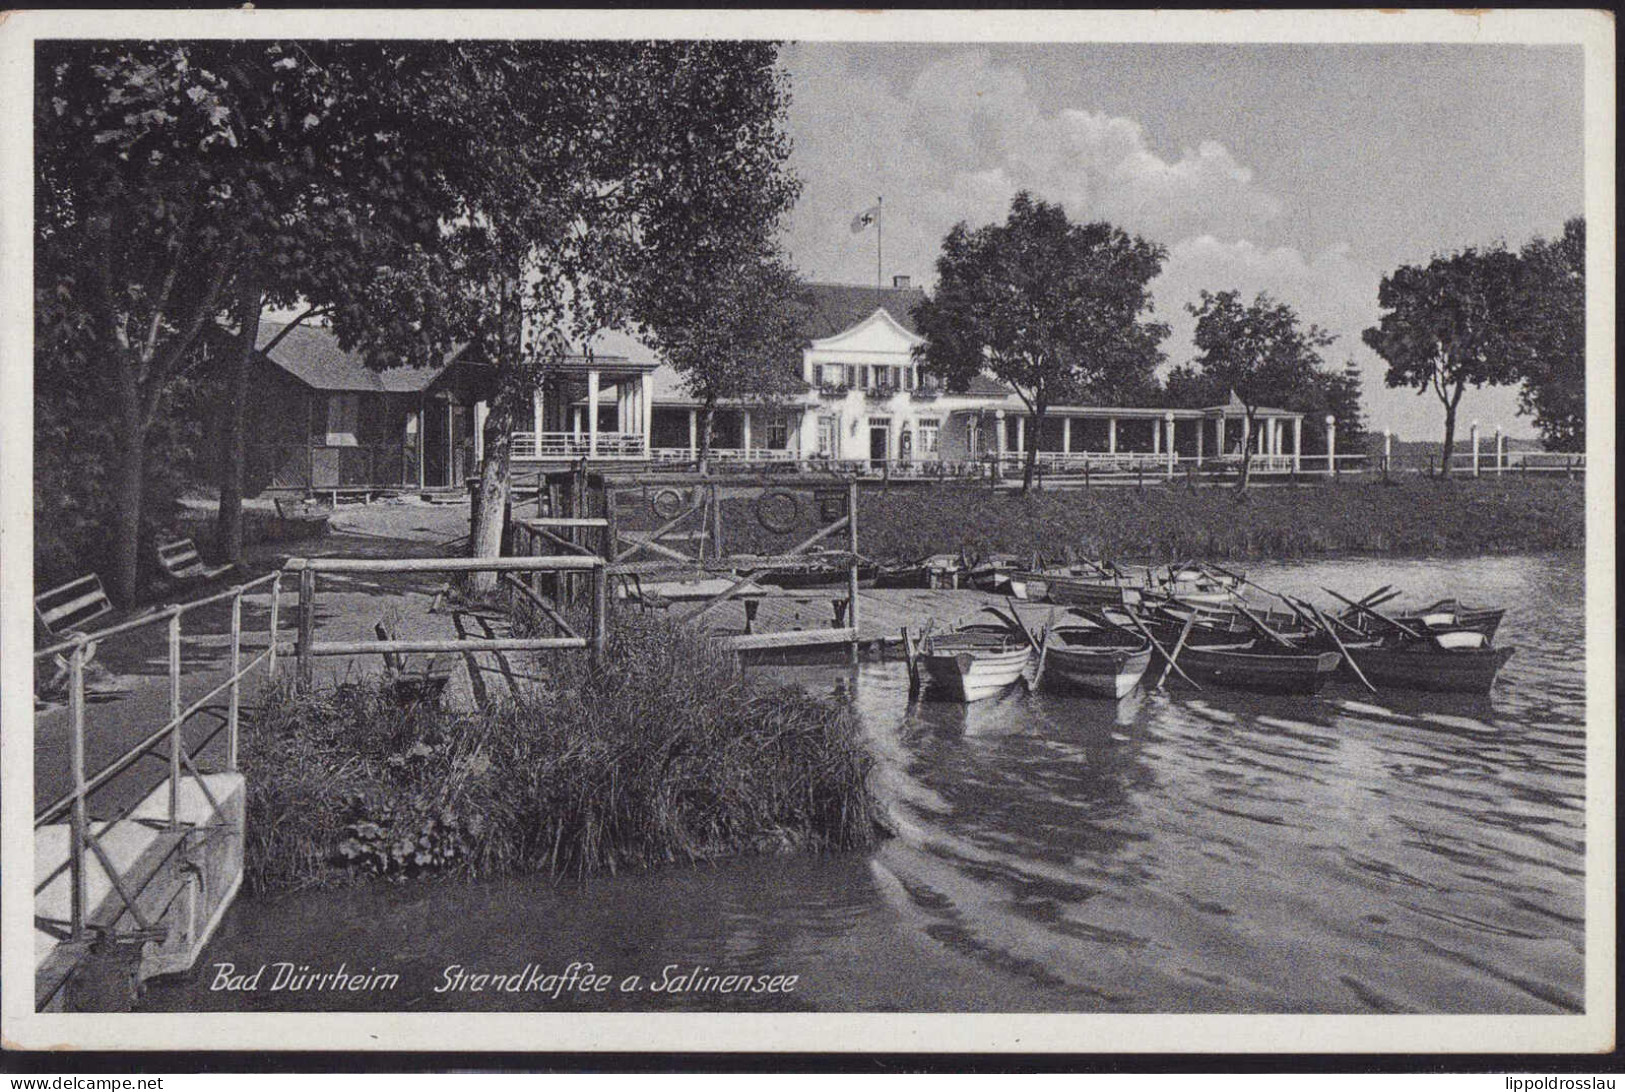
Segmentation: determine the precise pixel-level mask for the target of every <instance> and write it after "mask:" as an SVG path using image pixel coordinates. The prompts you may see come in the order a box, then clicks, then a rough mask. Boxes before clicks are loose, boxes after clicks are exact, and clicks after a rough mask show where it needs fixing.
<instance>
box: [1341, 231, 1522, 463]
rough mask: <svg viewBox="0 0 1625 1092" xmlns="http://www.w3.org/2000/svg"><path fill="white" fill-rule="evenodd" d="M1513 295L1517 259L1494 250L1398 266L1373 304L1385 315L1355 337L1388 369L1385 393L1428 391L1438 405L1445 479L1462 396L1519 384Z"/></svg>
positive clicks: (1517, 284)
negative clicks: (1471, 390) (1471, 391)
mask: <svg viewBox="0 0 1625 1092" xmlns="http://www.w3.org/2000/svg"><path fill="white" fill-rule="evenodd" d="M1519 293H1520V263H1519V261H1518V257H1517V255H1515V254H1512V253H1510V252H1508V251H1507V249H1506V248H1505V247H1504V246H1499V245H1497V246H1494V247H1491V248H1489V249H1486V250H1479V249H1477V248H1474V247H1468V248H1467V249H1465V250H1462V251H1460V252H1458V253H1455V254H1450V255H1446V256H1436V257H1435V258H1434V259H1433V260H1432V261H1430V262H1429V263H1428V264H1427V265H1426V266H1410V265H1407V266H1401V267H1400V268H1398V269H1396V270H1395V271H1394V272H1393V273H1391V274H1389V275H1388V276H1386V277H1384V278H1383V279H1382V285H1381V287H1380V288H1379V290H1378V295H1377V302H1378V303H1379V304H1380V305H1381V307H1382V309H1383V312H1384V313H1383V315H1382V318H1381V320H1380V322H1379V324H1378V325H1376V326H1372V327H1368V328H1367V329H1366V330H1365V332H1364V333H1363V334H1362V337H1363V339H1364V341H1365V343H1366V344H1367V345H1368V346H1370V347H1371V349H1372V351H1373V352H1375V353H1376V354H1377V355H1378V356H1380V357H1382V358H1383V360H1385V361H1387V362H1388V374H1387V375H1386V377H1385V378H1384V381H1385V382H1386V383H1387V384H1388V386H1390V387H1414V388H1416V390H1417V391H1418V392H1422V391H1427V390H1432V391H1433V393H1434V395H1435V396H1436V397H1437V398H1438V399H1439V402H1440V403H1441V404H1442V405H1443V406H1444V452H1443V456H1442V463H1441V467H1440V470H1441V473H1443V474H1444V475H1445V476H1447V477H1448V476H1449V474H1450V457H1451V454H1452V452H1453V451H1454V448H1455V442H1456V408H1457V407H1458V406H1459V405H1460V404H1461V396H1462V394H1463V393H1464V392H1465V391H1466V389H1467V388H1468V387H1469V386H1472V387H1482V386H1484V385H1485V384H1490V385H1494V386H1502V385H1505V384H1508V383H1512V382H1515V381H1516V380H1517V378H1518V375H1519V372H1520V367H1521V364H1522V358H1523V356H1524V354H1525V352H1526V348H1525V346H1524V344H1523V343H1522V342H1521V341H1520V338H1519V333H1518V323H1519V319H1518V315H1519V312H1520V308H1519V306H1518V304H1519V302H1520V301H1519Z"/></svg>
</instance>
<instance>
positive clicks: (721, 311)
mask: <svg viewBox="0 0 1625 1092" xmlns="http://www.w3.org/2000/svg"><path fill="white" fill-rule="evenodd" d="M655 280H656V282H657V283H658V284H659V285H660V287H659V289H658V290H652V291H648V292H646V293H644V295H643V298H644V300H645V302H644V304H643V306H642V309H641V314H642V315H643V316H644V321H645V322H646V324H647V326H646V328H647V330H648V331H649V333H650V341H651V342H652V346H651V347H653V348H655V349H657V350H658V351H659V353H660V358H661V360H662V361H664V362H665V363H666V364H668V365H670V366H671V367H672V368H674V369H676V371H677V372H678V374H680V375H681V376H682V377H683V379H684V381H685V383H686V384H687V386H688V389H689V390H690V391H691V392H692V393H693V394H694V396H695V397H696V398H698V399H699V400H700V402H701V405H702V406H703V407H704V409H703V423H702V425H701V428H700V436H699V440H700V453H701V456H702V458H703V457H705V456H706V455H708V454H709V453H710V450H711V426H712V421H713V419H714V414H715V412H716V407H717V403H718V402H719V401H721V400H722V399H725V398H727V399H746V400H750V401H753V402H767V403H771V402H773V401H774V400H775V398H777V397H778V396H781V395H785V394H790V393H794V392H795V391H796V389H798V388H799V387H800V386H801V384H800V382H799V375H800V363H801V350H802V348H803V347H804V346H805V344H806V336H805V334H804V332H803V331H804V330H805V329H806V322H807V315H808V312H809V308H808V306H807V304H806V303H805V301H804V300H803V299H802V289H801V285H800V282H799V281H798V280H797V278H796V275H795V273H794V271H793V270H791V269H790V268H789V266H787V265H785V264H784V262H783V261H782V260H781V259H780V258H779V257H778V256H777V255H772V254H768V255H762V256H756V255H751V254H747V255H745V256H743V257H740V258H736V259H734V260H732V261H727V262H718V263H716V264H715V265H712V266H709V267H707V268H703V269H702V268H696V265H695V264H689V265H686V266H684V265H679V266H678V267H676V268H674V269H673V270H672V271H671V273H670V275H669V276H668V277H665V278H656V279H655Z"/></svg>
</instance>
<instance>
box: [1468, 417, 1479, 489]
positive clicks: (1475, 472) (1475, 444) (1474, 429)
mask: <svg viewBox="0 0 1625 1092" xmlns="http://www.w3.org/2000/svg"><path fill="white" fill-rule="evenodd" d="M1470 431H1471V432H1472V438H1473V477H1475V478H1476V477H1478V422H1477V421H1474V422H1473V425H1472V429H1471V430H1470Z"/></svg>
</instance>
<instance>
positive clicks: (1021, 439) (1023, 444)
mask: <svg viewBox="0 0 1625 1092" xmlns="http://www.w3.org/2000/svg"><path fill="white" fill-rule="evenodd" d="M1016 452H1017V453H1018V454H1021V455H1025V454H1027V415H1026V414H1025V413H1024V414H1022V415H1021V416H1020V417H1017V418H1016Z"/></svg>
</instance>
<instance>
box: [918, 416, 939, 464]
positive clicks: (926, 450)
mask: <svg viewBox="0 0 1625 1092" xmlns="http://www.w3.org/2000/svg"><path fill="white" fill-rule="evenodd" d="M916 423H917V425H918V426H919V427H918V429H917V431H918V432H919V434H920V449H919V453H920V454H921V455H935V454H936V453H937V441H938V438H939V437H940V436H941V434H942V419H941V418H940V417H922V418H920V419H919V421H918V422H916Z"/></svg>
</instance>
